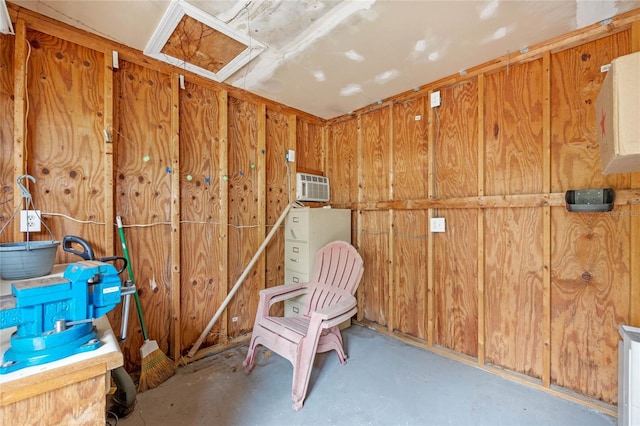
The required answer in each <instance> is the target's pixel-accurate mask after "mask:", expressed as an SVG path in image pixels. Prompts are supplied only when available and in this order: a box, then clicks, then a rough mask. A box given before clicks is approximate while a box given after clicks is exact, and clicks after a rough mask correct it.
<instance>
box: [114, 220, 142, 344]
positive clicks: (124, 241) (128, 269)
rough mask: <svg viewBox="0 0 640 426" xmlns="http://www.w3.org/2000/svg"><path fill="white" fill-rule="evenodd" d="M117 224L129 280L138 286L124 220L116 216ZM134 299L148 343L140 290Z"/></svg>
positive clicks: (134, 295)
mask: <svg viewBox="0 0 640 426" xmlns="http://www.w3.org/2000/svg"><path fill="white" fill-rule="evenodd" d="M116 223H117V224H118V232H119V233H120V242H121V243H122V253H123V254H124V258H125V259H127V272H128V273H129V279H130V280H131V282H132V283H133V285H134V286H135V285H136V282H135V280H134V278H133V268H132V267H131V259H130V258H129V249H127V241H126V240H125V238H124V228H123V226H122V218H121V217H120V216H116ZM133 298H134V299H135V301H136V310H137V311H138V318H139V319H140V327H142V337H143V338H144V341H145V342H146V341H147V340H149V337H148V336H147V327H146V326H145V325H144V317H143V316H142V307H141V306H140V298H139V297H138V288H137V287H136V290H135V291H134V292H133Z"/></svg>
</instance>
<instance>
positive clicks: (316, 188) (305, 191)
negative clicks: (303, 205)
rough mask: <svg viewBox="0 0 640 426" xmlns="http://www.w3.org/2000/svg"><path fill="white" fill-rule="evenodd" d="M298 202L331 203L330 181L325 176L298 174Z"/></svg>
mask: <svg viewBox="0 0 640 426" xmlns="http://www.w3.org/2000/svg"><path fill="white" fill-rule="evenodd" d="M296 200H297V201H319V202H328V201H329V179H328V178H326V177H324V176H318V175H310V174H307V173H296Z"/></svg>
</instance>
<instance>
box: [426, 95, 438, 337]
mask: <svg viewBox="0 0 640 426" xmlns="http://www.w3.org/2000/svg"><path fill="white" fill-rule="evenodd" d="M430 98H431V92H429V97H428V98H427V99H430ZM428 116H429V136H428V148H427V151H428V160H427V162H428V165H427V170H428V171H427V199H428V200H430V201H431V200H433V199H434V198H435V180H436V174H435V164H436V161H437V159H436V152H435V150H436V142H435V125H434V119H435V113H434V109H433V108H429V114H428ZM432 217H433V209H432V208H428V210H427V220H428V221H429V225H428V226H427V230H428V236H427V344H428V345H429V346H430V347H431V346H433V344H434V342H435V336H434V329H435V298H436V296H435V293H434V289H435V282H434V280H435V264H434V249H433V247H434V241H433V233H432V232H431V225H430V223H431V218H432Z"/></svg>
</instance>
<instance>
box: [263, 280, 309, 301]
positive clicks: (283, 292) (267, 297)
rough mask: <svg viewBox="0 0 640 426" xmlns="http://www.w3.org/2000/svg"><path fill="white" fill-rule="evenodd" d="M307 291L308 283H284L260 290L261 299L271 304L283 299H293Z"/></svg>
mask: <svg viewBox="0 0 640 426" xmlns="http://www.w3.org/2000/svg"><path fill="white" fill-rule="evenodd" d="M306 292H307V284H284V285H278V286H275V287H270V288H265V289H264V290H260V300H261V301H262V300H264V301H265V302H268V304H269V306H271V305H273V304H274V303H277V302H281V301H283V300H287V299H291V298H293V297H296V296H299V295H301V294H304V293H306Z"/></svg>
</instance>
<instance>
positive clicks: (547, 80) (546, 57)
mask: <svg viewBox="0 0 640 426" xmlns="http://www.w3.org/2000/svg"><path fill="white" fill-rule="evenodd" d="M542 72H543V86H542V99H543V102H544V104H543V106H542V192H543V193H545V194H548V193H550V192H551V54H550V53H549V51H546V52H545V53H544V54H543V56H542ZM542 342H543V343H542V344H543V348H542V385H543V386H544V387H547V388H548V387H549V386H551V207H549V206H544V207H542Z"/></svg>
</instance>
